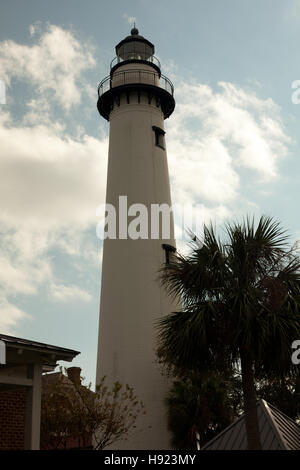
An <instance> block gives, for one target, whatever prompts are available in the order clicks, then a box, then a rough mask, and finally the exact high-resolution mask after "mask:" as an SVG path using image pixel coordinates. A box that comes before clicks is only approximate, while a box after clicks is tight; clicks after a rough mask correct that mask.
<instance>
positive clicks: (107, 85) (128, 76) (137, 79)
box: [98, 70, 174, 97]
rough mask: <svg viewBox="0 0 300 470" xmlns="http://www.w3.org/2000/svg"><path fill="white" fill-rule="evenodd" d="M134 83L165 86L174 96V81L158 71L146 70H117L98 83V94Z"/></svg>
mask: <svg viewBox="0 0 300 470" xmlns="http://www.w3.org/2000/svg"><path fill="white" fill-rule="evenodd" d="M133 83H141V84H146V85H154V86H157V87H159V88H163V89H164V90H166V91H167V92H168V93H170V94H171V95H172V96H173V95H174V87H173V84H172V82H171V81H170V80H169V79H168V78H167V77H165V76H164V75H161V76H160V77H159V75H158V73H157V72H149V71H146V70H124V71H123V72H116V73H114V74H113V76H112V77H111V76H110V75H108V77H105V78H104V79H103V80H102V81H101V82H100V83H99V85H98V96H99V97H100V96H102V95H103V93H106V92H107V91H108V90H110V89H111V88H114V87H117V86H122V85H129V84H133Z"/></svg>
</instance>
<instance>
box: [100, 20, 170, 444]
mask: <svg viewBox="0 0 300 470" xmlns="http://www.w3.org/2000/svg"><path fill="white" fill-rule="evenodd" d="M116 53H117V56H116V58H115V59H114V60H113V61H112V63H111V71H110V75H109V76H108V77H107V78H105V79H104V80H102V82H101V83H100V85H99V89H98V92H99V99H98V110H99V113H100V114H101V116H103V117H104V118H105V119H107V120H108V121H109V123H110V135H109V157H108V174H107V193H106V203H107V204H112V205H113V206H114V207H115V208H116V212H117V214H118V211H119V210H120V211H121V207H119V197H120V196H126V197H127V205H128V208H129V207H130V206H132V205H134V204H143V205H144V206H145V207H146V208H147V209H148V213H149V220H148V222H149V232H148V233H149V235H148V238H147V239H146V238H145V237H144V238H137V239H132V238H130V237H127V238H126V236H125V235H126V234H125V235H124V227H120V224H121V219H122V220H123V219H124V214H123V215H120V214H119V216H120V219H118V220H119V223H118V224H117V237H116V239H111V238H106V239H105V240H104V250H103V265H102V284H101V302H100V323H99V342H98V362H97V383H98V382H99V381H100V379H101V377H103V376H104V375H106V376H107V377H108V379H109V381H110V382H114V381H116V380H118V381H119V382H120V383H122V384H126V383H128V384H129V385H130V386H132V387H133V388H134V392H135V394H136V395H137V396H138V398H139V399H140V400H142V401H143V403H144V405H145V411H146V414H145V415H143V416H141V417H139V419H138V421H137V423H136V432H134V433H133V434H132V435H130V437H129V439H128V440H127V441H122V442H119V443H117V444H116V448H118V449H170V436H169V432H168V430H167V419H166V408H165V403H164V400H165V397H166V393H167V390H168V385H169V384H168V381H167V379H166V377H164V376H163V375H162V373H161V369H160V367H159V365H158V364H157V359H156V355H155V348H156V336H157V331H156V330H155V328H154V323H155V322H156V321H157V320H158V319H159V318H160V317H161V316H162V315H164V314H168V313H170V312H172V311H174V310H176V309H177V308H178V306H175V305H174V304H172V302H171V301H170V299H169V298H168V297H167V295H166V293H165V291H164V289H163V288H162V287H161V286H160V283H159V281H158V271H159V269H160V268H161V267H162V265H163V263H165V262H166V260H168V257H169V252H170V251H172V250H173V251H174V250H175V239H174V226H173V215H172V214H171V217H170V224H169V226H170V235H167V237H166V238H163V236H162V233H161V231H160V233H159V236H156V235H155V234H154V233H152V234H151V205H153V204H154V205H162V204H164V205H168V207H171V196H170V183H169V173H168V163H167V153H166V139H165V131H164V120H165V119H166V118H168V117H169V116H170V115H171V114H172V112H173V110H174V107H175V101H174V97H173V92H174V90H173V85H172V83H171V82H170V80H168V79H167V78H166V77H165V76H163V75H162V74H161V68H160V63H159V61H158V59H156V57H155V56H154V45H153V44H152V43H151V42H150V41H148V40H147V39H145V38H144V37H143V36H140V35H139V32H138V30H137V29H136V28H135V27H134V28H133V29H132V30H131V35H130V36H128V37H126V38H125V39H123V40H122V41H121V42H120V43H119V44H118V45H117V46H116ZM134 207H135V206H133V208H134ZM130 215H131V216H132V215H133V213H131V214H129V216H130ZM131 219H132V217H131ZM128 220H129V222H130V217H129V218H128ZM119 228H120V231H121V232H122V233H121V234H120V233H119ZM151 235H152V236H151Z"/></svg>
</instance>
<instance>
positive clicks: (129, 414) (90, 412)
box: [41, 372, 144, 450]
mask: <svg viewBox="0 0 300 470" xmlns="http://www.w3.org/2000/svg"><path fill="white" fill-rule="evenodd" d="M51 375H52V376H53V377H51ZM54 375H55V376H56V377H54ZM43 379H44V380H43V387H42V406H41V447H42V448H44V449H47V448H48V449H55V448H56V449H61V448H66V447H67V444H68V441H70V439H73V440H76V441H77V442H78V447H85V446H86V445H87V443H88V442H90V441H91V439H92V440H93V445H94V449H96V450H102V449H104V448H105V447H107V446H109V445H110V444H112V443H114V442H117V441H119V440H124V439H126V438H127V436H128V434H129V433H130V432H131V431H132V429H133V428H134V427H135V422H136V419H137V416H138V415H139V414H140V413H142V412H143V413H144V406H143V404H142V403H141V402H140V401H139V400H138V399H137V397H136V396H135V394H134V391H133V389H132V388H131V387H129V386H128V385H125V386H123V385H121V384H120V383H118V382H115V383H114V384H113V386H112V387H111V388H109V387H108V386H107V385H106V379H105V377H103V379H102V380H101V382H100V383H99V384H98V385H97V387H96V391H95V392H94V391H92V390H91V384H89V386H87V387H85V386H83V385H81V384H76V383H73V382H71V381H70V380H69V379H68V378H67V377H66V376H65V375H64V374H63V373H62V372H61V373H60V374H50V375H49V376H44V377H43Z"/></svg>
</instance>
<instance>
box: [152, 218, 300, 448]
mask: <svg viewBox="0 0 300 470" xmlns="http://www.w3.org/2000/svg"><path fill="white" fill-rule="evenodd" d="M194 240H195V241H194V242H193V244H192V250H191V253H190V254H189V255H188V256H182V255H180V254H177V255H175V256H174V257H173V259H172V260H171V262H170V263H169V264H166V265H165V266H164V267H163V269H162V271H161V282H162V284H163V285H164V286H165V288H166V289H167V292H168V293H169V295H170V296H172V297H174V298H176V299H177V300H178V299H180V301H181V303H182V311H179V312H173V313H171V314H169V315H166V316H165V317H163V318H162V319H160V320H159V322H158V325H157V327H158V331H159V347H158V356H159V359H160V361H161V362H162V363H164V364H165V365H167V366H168V367H169V369H171V370H173V372H174V374H176V375H183V374H186V371H187V370H189V371H198V372H199V371H202V372H203V371H207V370H211V371H215V372H222V371H227V372H226V373H228V371H230V370H234V369H236V368H237V369H241V373H242V384H243V396H244V402H245V411H246V426H247V432H248V431H249V432H248V441H249V438H250V440H251V439H252V437H253V435H255V434H256V436H254V438H255V439H256V444H254V441H253V442H252V444H251V445H252V446H254V445H256V446H257V442H258V436H257V432H258V431H257V430H258V426H257V417H256V412H255V387H254V372H255V373H256V375H257V376H258V375H259V377H260V380H263V379H268V378H270V377H273V378H276V377H277V378H278V377H280V378H281V377H293V376H295V375H296V374H297V367H296V366H295V365H293V364H292V361H291V352H292V351H291V345H292V342H293V341H294V340H295V339H298V338H299V337H300V314H299V307H300V260H299V257H298V253H297V250H296V247H295V246H292V247H291V246H289V243H288V236H287V234H286V232H285V231H284V230H283V229H282V228H281V226H280V224H279V223H278V222H275V221H273V220H272V219H271V218H270V217H265V216H263V217H261V218H260V220H259V222H258V224H257V226H256V227H255V224H254V220H250V219H249V218H247V219H246V220H245V221H243V222H242V223H233V224H228V225H227V226H226V227H225V237H224V240H223V241H221V240H220V238H218V237H217V235H216V231H215V229H214V228H213V227H212V226H210V227H208V226H204V232H203V241H201V242H200V241H199V239H197V237H194ZM241 360H242V363H241ZM250 428H251V430H252V431H251V433H250ZM255 429H256V431H255ZM254 431H255V432H254ZM250 434H251V436H252V437H251V436H250ZM253 448H254V447H253Z"/></svg>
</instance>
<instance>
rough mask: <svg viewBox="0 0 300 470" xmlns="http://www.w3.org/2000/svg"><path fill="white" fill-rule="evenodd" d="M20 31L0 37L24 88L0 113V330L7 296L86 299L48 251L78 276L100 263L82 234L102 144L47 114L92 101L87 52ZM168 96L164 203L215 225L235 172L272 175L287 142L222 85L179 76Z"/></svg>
mask: <svg viewBox="0 0 300 470" xmlns="http://www.w3.org/2000/svg"><path fill="white" fill-rule="evenodd" d="M127 19H128V21H129V20H130V21H131V22H132V21H134V18H133V17H128V15H127ZM30 33H31V37H32V40H33V41H35V42H34V44H33V45H31V46H28V45H20V44H16V43H15V42H13V41H5V42H2V43H0V76H2V77H3V78H5V80H6V82H7V83H13V82H12V81H11V80H12V78H16V79H18V80H19V81H20V82H23V81H26V82H27V83H28V84H31V85H32V91H33V96H30V98H29V99H28V101H27V103H26V104H27V110H26V112H25V114H24V115H23V116H21V118H18V121H17V120H14V119H13V116H12V115H11V114H10V112H9V107H8V106H7V107H6V108H3V107H2V108H0V111H1V113H0V141H1V147H0V174H1V185H0V233H1V238H0V295H1V296H2V298H3V300H2V302H1V304H0V329H10V328H13V327H14V325H16V324H17V323H18V322H19V321H20V320H22V319H26V318H28V317H26V313H25V312H22V311H21V310H20V309H19V308H17V307H16V306H15V305H13V303H14V300H13V298H14V296H15V295H18V294H19V295H36V294H37V293H38V292H39V289H40V288H41V287H42V286H43V287H45V288H46V289H47V292H48V295H49V296H50V298H51V299H53V300H55V301H57V302H69V301H73V300H80V301H84V302H88V301H89V300H91V295H90V293H89V292H87V291H85V290H83V289H81V288H80V287H78V286H76V285H75V283H74V282H73V281H70V285H65V284H64V283H63V282H61V281H59V280H58V279H57V278H56V273H55V260H53V258H52V256H51V252H53V251H56V252H58V253H60V254H63V255H64V256H68V257H69V258H70V259H71V260H72V261H73V266H74V269H75V268H76V270H77V271H78V272H80V274H81V275H82V276H84V275H85V272H86V271H84V269H85V270H88V269H90V267H91V266H95V265H97V263H99V253H97V248H96V244H97V240H96V233H95V243H94V244H93V242H91V240H90V238H89V237H88V236H87V233H88V231H89V230H90V229H91V228H92V227H94V228H95V229H96V224H97V222H98V220H97V218H96V208H97V207H98V206H99V204H101V203H102V202H104V195H105V186H106V164H107V150H108V139H107V137H106V136H100V138H99V139H96V138H94V137H92V136H91V135H88V134H86V133H85V131H84V129H83V128H82V126H81V123H77V124H76V128H75V127H74V125H73V133H72V134H71V133H70V132H69V131H68V132H67V131H66V128H67V127H66V124H68V120H67V119H68V116H67V115H66V114H65V113H64V122H61V121H59V120H57V119H56V118H55V119H54V117H53V104H54V103H56V104H59V105H60V106H61V107H62V108H63V110H65V109H68V107H69V104H70V103H71V104H72V105H78V104H80V100H81V95H82V93H86V96H91V87H90V84H88V83H86V82H85V80H84V73H85V71H86V70H87V69H88V68H90V67H92V66H93V65H94V63H95V61H94V58H93V53H92V49H90V46H89V45H88V44H87V43H84V42H80V41H79V40H78V39H76V37H75V36H74V34H73V33H72V32H70V31H66V30H63V29H62V28H60V27H58V26H54V25H48V26H47V29H46V31H45V30H44V27H43V25H42V24H35V25H33V26H32V27H31V29H30ZM171 67H172V68H173V69H174V65H173V66H172V64H171V65H170V68H171ZM176 96H177V97H178V103H177V107H176V114H175V115H174V117H173V118H171V120H170V122H167V131H168V132H167V146H168V158H169V167H170V175H171V184H172V193H173V202H174V203H180V204H182V203H196V202H197V203H203V204H204V212H203V217H204V219H205V220H206V221H207V220H208V219H213V220H215V221H216V222H217V223H219V222H222V221H223V220H225V219H226V218H228V217H229V216H231V214H232V212H233V211H234V208H235V206H234V205H235V203H236V202H237V201H239V200H240V199H241V197H242V196H241V195H242V185H243V180H242V175H241V169H246V170H247V171H248V172H249V171H250V172H252V173H253V174H255V175H257V176H258V178H257V180H258V181H259V180H261V181H265V182H268V181H272V180H273V179H275V178H276V177H277V176H278V173H279V172H278V164H279V162H280V158H281V157H284V156H285V155H286V153H287V145H288V143H289V139H288V137H287V135H286V133H285V131H284V127H283V124H282V122H281V120H280V109H279V108H278V107H277V106H276V104H275V103H274V102H273V101H272V100H271V99H268V100H263V99H260V98H258V97H257V96H256V95H255V94H254V93H252V92H249V91H246V90H243V89H241V88H238V87H237V86H235V85H233V84H230V83H220V90H219V91H218V92H216V91H214V90H213V89H212V88H211V87H209V86H207V85H203V84H197V83H193V84H191V83H184V82H181V83H179V84H178V86H177V87H176ZM53 99H54V101H53ZM264 189H265V187H264ZM245 202H246V204H248V205H249V207H250V204H251V201H245ZM99 264H100V263H99Z"/></svg>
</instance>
